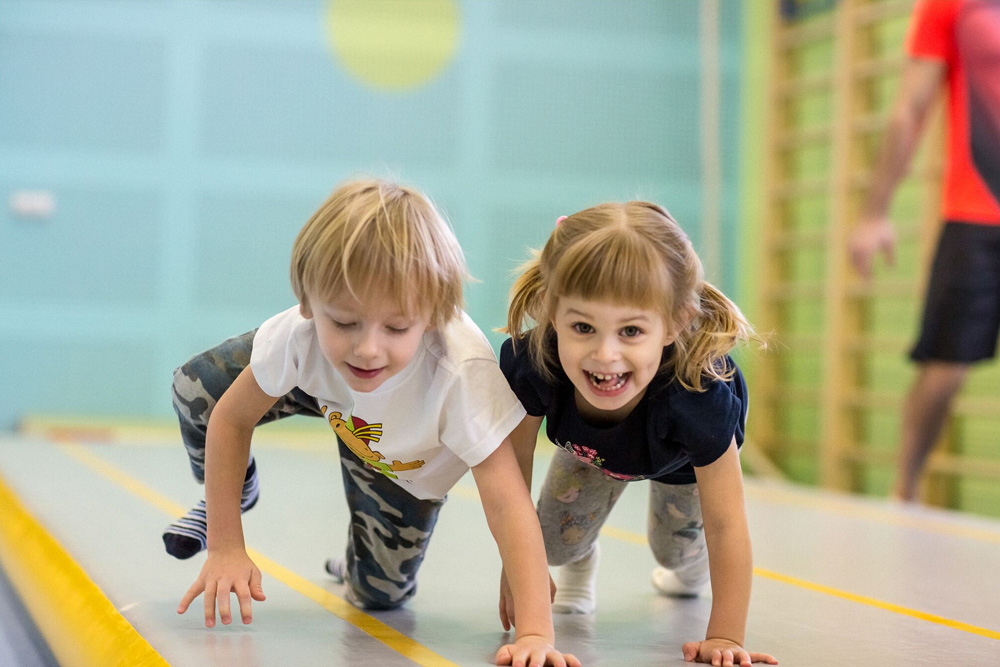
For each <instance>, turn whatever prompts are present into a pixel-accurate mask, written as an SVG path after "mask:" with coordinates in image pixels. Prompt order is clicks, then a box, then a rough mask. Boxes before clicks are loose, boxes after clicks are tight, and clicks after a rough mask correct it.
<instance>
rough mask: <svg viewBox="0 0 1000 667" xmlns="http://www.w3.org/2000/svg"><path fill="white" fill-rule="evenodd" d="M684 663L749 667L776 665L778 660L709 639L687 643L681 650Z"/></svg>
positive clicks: (737, 645) (726, 640)
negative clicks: (759, 664)
mask: <svg viewBox="0 0 1000 667" xmlns="http://www.w3.org/2000/svg"><path fill="white" fill-rule="evenodd" d="M681 650H682V651H683V652H684V661H685V662H704V663H709V664H712V665H715V667H736V665H739V667H750V665H751V663H754V662H765V663H767V664H769V665H777V664H778V660H777V659H776V658H775V657H774V656H773V655H768V654H767V653H750V652H749V651H747V650H746V649H744V648H743V647H742V646H740V645H739V644H737V643H736V642H731V641H729V640H728V639H713V638H709V639H706V640H704V641H700V642H688V643H687V644H684V646H683V647H682V648H681Z"/></svg>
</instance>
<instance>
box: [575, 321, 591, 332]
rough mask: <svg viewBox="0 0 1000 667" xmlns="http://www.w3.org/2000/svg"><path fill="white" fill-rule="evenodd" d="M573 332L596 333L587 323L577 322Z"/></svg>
mask: <svg viewBox="0 0 1000 667" xmlns="http://www.w3.org/2000/svg"><path fill="white" fill-rule="evenodd" d="M573 330H574V331H575V332H577V333H582V334H589V333H594V327H592V326H590V325H589V324H587V323H586V322H577V323H576V324H574V325H573Z"/></svg>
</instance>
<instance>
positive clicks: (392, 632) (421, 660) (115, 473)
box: [60, 445, 458, 667]
mask: <svg viewBox="0 0 1000 667" xmlns="http://www.w3.org/2000/svg"><path fill="white" fill-rule="evenodd" d="M60 447H61V449H62V450H63V451H64V452H66V454H68V455H69V456H71V457H73V458H75V459H76V460H77V461H79V462H80V463H82V464H84V465H86V466H87V467H89V468H91V469H92V470H94V471H96V472H98V473H100V474H101V475H103V476H104V477H106V478H108V479H109V480H111V481H113V482H115V483H116V484H118V485H119V486H121V487H122V488H124V489H125V490H127V491H128V492H129V493H131V494H133V495H135V496H137V497H139V498H141V499H142V500H144V501H146V502H147V503H149V504H151V505H153V506H155V507H157V508H159V509H161V510H163V511H164V512H165V513H167V514H168V515H170V517H171V518H177V517H179V516H182V515H183V514H184V513H185V512H187V508H184V507H182V506H181V505H178V504H177V503H175V502H173V501H172V500H170V499H169V498H167V497H165V496H163V495H162V494H160V493H158V492H157V491H154V490H153V489H151V488H149V487H148V486H146V485H145V484H143V483H142V482H139V481H138V480H136V479H135V478H133V477H131V476H130V475H128V474H127V473H125V472H123V471H122V470H120V469H119V468H117V467H116V466H114V465H112V464H110V463H108V462H107V461H105V460H104V459H102V458H100V457H99V456H97V455H95V454H94V453H92V452H90V451H88V450H87V449H86V448H84V447H82V446H80V445H61V446H60ZM247 553H248V554H249V555H250V558H252V559H253V561H254V562H255V563H256V564H257V567H259V568H260V570H261V572H265V573H267V574H268V575H270V576H272V577H274V578H275V579H277V580H278V581H280V582H281V583H283V584H285V585H286V586H288V587H289V588H291V589H292V590H294V591H295V592H297V593H299V594H300V595H303V596H305V597H307V598H309V599H310V600H312V601H313V602H316V603H317V604H319V605H320V606H322V607H323V608H324V609H326V610H327V611H329V612H331V613H333V614H334V615H335V616H337V617H338V618H340V619H341V620H343V621H346V622H347V623H350V624H351V625H353V626H354V627H356V628H358V629H359V630H361V631H362V632H365V633H367V634H369V635H371V636H372V637H373V638H375V639H377V640H378V641H380V642H382V643H383V644H385V645H386V646H387V647H389V648H390V649H392V650H393V651H396V652H397V653H399V654H401V655H403V656H405V657H407V658H409V659H410V660H412V661H413V662H415V663H416V664H418V665H422V666H424V667H458V665H456V664H455V663H453V662H451V661H450V660H447V659H446V658H443V657H441V656H440V655H438V654H437V653H434V651H432V650H431V649H429V648H427V647H426V646H424V645H422V644H420V643H419V642H417V641H416V640H414V639H411V638H410V637H407V636H406V635H404V634H403V633H401V632H399V631H398V630H396V629H395V628H392V627H390V626H388V625H386V624H385V623H383V622H382V621H379V620H378V619H376V618H374V617H372V616H369V615H368V614H366V613H364V612H362V611H361V610H360V609H358V608H357V607H355V606H354V605H352V604H351V603H349V602H347V601H346V600H344V599H343V598H340V597H338V596H336V595H334V594H332V593H330V592H329V591H327V590H325V589H323V588H321V587H319V586H317V585H316V584H314V583H312V582H311V581H309V580H307V579H305V578H303V577H301V576H299V575H298V574H296V573H295V572H293V571H292V570H289V569H288V568H286V567H284V566H283V565H281V564H279V563H278V562H276V561H274V560H271V559H270V558H268V557H267V556H265V555H264V554H262V553H260V552H259V551H256V550H254V549H250V548H248V549H247Z"/></svg>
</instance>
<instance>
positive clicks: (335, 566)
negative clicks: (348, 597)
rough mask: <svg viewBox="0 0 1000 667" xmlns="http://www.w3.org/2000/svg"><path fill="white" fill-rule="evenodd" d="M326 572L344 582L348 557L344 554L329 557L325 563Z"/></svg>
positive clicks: (340, 582) (339, 581)
mask: <svg viewBox="0 0 1000 667" xmlns="http://www.w3.org/2000/svg"><path fill="white" fill-rule="evenodd" d="M324 569H325V570H326V573H327V574H329V575H330V576H331V577H332V578H333V580H334V581H335V582H337V583H338V584H342V583H344V574H345V573H346V572H347V559H345V558H344V557H343V556H334V557H333V558H328V559H327V561H326V564H325V565H324Z"/></svg>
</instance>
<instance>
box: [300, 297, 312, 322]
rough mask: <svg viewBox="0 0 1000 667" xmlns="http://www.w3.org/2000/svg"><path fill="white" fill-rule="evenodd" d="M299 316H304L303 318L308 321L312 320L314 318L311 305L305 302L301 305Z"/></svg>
mask: <svg viewBox="0 0 1000 667" xmlns="http://www.w3.org/2000/svg"><path fill="white" fill-rule="evenodd" d="M299 314H300V315H302V317H304V318H306V319H307V320H311V319H312V316H313V314H312V309H311V308H309V304H308V303H306V302H305V301H303V302H301V303H300V304H299Z"/></svg>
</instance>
